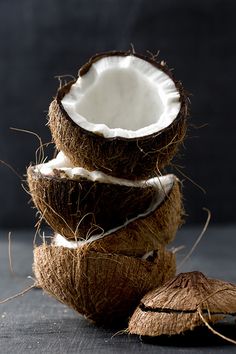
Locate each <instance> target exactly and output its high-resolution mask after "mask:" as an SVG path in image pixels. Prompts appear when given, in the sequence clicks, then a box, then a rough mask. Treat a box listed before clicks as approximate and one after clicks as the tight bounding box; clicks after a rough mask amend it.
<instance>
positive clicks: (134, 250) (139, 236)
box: [91, 181, 183, 256]
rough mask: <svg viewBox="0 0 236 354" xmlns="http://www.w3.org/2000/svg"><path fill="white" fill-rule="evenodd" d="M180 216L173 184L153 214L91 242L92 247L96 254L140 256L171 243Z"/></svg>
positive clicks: (179, 201)
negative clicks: (100, 252)
mask: <svg viewBox="0 0 236 354" xmlns="http://www.w3.org/2000/svg"><path fill="white" fill-rule="evenodd" d="M182 215H183V209H182V203H181V192H180V188H179V183H178V182H177V181H176V182H175V184H174V186H173V188H172V190H171V192H170V193H169V195H168V196H167V197H166V199H165V201H164V202H163V203H162V204H161V205H160V206H159V207H158V208H157V209H156V210H155V211H154V212H153V213H151V214H150V215H149V216H147V217H143V218H140V219H137V220H134V221H133V222H131V223H130V224H128V225H127V226H125V227H123V228H121V229H119V230H117V231H115V232H113V233H112V234H110V235H107V236H104V237H103V238H101V239H99V240H97V241H96V242H92V243H91V247H92V249H94V250H96V251H106V252H111V253H121V254H126V255H130V256H131V255H133V256H141V255H143V254H144V253H146V252H150V251H152V250H154V249H156V248H158V247H159V246H160V245H166V244H168V243H169V242H171V241H172V240H173V239H174V237H175V234H176V232H177V229H178V227H180V225H181V224H182V220H183V218H182Z"/></svg>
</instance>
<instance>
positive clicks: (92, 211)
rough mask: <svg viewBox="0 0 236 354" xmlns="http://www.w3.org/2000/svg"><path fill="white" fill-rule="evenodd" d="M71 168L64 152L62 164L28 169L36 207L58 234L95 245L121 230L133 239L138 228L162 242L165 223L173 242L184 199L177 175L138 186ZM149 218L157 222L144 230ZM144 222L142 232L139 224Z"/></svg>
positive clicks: (46, 164) (58, 162)
mask: <svg viewBox="0 0 236 354" xmlns="http://www.w3.org/2000/svg"><path fill="white" fill-rule="evenodd" d="M71 166H72V165H71V162H70V161H69V160H68V158H66V157H65V155H64V154H63V153H60V154H59V155H58V157H57V158H56V159H54V160H51V161H49V162H48V163H44V164H40V165H36V166H31V167H29V168H28V170H27V175H28V185H29V189H30V193H31V195H32V199H33V201H34V204H35V205H36V207H37V208H38V209H39V211H40V212H41V214H42V216H43V218H44V219H45V220H46V222H47V223H48V224H49V225H50V226H51V227H52V229H53V230H54V231H55V232H57V233H59V234H61V235H63V236H65V237H66V238H68V239H72V240H74V241H75V240H86V239H90V240H94V239H98V238H101V237H103V236H105V235H108V234H112V233H114V232H117V230H118V229H124V230H123V231H122V232H125V233H128V234H131V230H130V231H127V230H128V225H129V224H131V223H132V224H133V228H134V229H137V231H136V232H135V234H137V233H138V232H140V231H141V229H143V232H142V234H143V233H144V232H145V233H147V234H154V233H155V234H156V235H157V236H156V238H158V230H157V229H156V226H157V224H158V223H159V225H161V226H159V229H160V232H162V233H163V234H164V233H167V229H168V230H169V229H170V230H171V232H169V231H168V233H169V234H171V235H170V236H168V237H169V238H171V237H172V234H173V231H176V228H178V226H179V224H180V217H181V194H180V191H179V182H178V180H177V178H176V177H175V176H174V175H166V176H162V177H156V178H152V179H149V180H147V181H139V182H138V181H136V182H135V181H129V180H124V179H118V178H114V177H111V176H108V175H105V174H104V173H102V172H98V171H93V172H89V171H87V170H85V169H83V168H80V167H71ZM174 186H175V188H174ZM172 192H174V197H171V195H172ZM162 204H165V205H166V207H165V206H164V205H163V208H165V211H164V212H163V211H162V212H161V210H162V208H161V209H160V210H159V211H158V207H159V206H161V205H162ZM156 213H158V216H160V218H159V220H156V218H157V215H156ZM151 215H152V216H151ZM146 218H148V220H149V218H150V219H151V221H150V222H149V225H142V224H145V221H144V220H145V219H146ZM152 219H153V220H152ZM139 220H140V227H139V226H137V225H136V224H138V223H139ZM146 221H147V220H146ZM174 221H175V222H174ZM145 229H146V230H145ZM164 229H165V230H164ZM134 236H135V235H134ZM140 237H141V235H140ZM152 237H153V235H152ZM166 237H167V236H165V237H164V238H166ZM152 249H153V248H152Z"/></svg>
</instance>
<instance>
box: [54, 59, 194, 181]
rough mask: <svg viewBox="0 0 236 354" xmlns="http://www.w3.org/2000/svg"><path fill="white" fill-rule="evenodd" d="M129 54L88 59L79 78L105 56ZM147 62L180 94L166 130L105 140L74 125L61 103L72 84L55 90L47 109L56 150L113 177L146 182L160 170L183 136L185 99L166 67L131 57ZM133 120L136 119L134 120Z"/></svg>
mask: <svg viewBox="0 0 236 354" xmlns="http://www.w3.org/2000/svg"><path fill="white" fill-rule="evenodd" d="M111 55H112V56H114V55H119V56H121V55H123V56H127V55H130V52H124V53H122V52H109V53H105V54H104V53H103V54H101V55H100V56H99V55H97V56H96V57H93V58H91V59H90V61H89V63H88V64H86V65H85V66H84V67H83V68H82V70H80V76H82V75H84V74H85V73H86V72H88V70H89V69H90V68H91V66H92V64H93V62H95V61H97V60H99V59H100V58H103V57H104V56H111ZM132 55H135V56H138V57H139V58H141V59H144V60H146V61H148V62H150V63H151V64H152V65H154V66H156V67H157V68H158V69H160V70H162V71H164V72H165V73H166V74H167V75H168V76H169V77H170V78H171V79H172V80H173V81H174V82H175V86H176V89H177V90H178V92H179V94H180V102H181V108H180V112H179V114H178V115H177V117H176V119H175V120H174V121H173V123H172V124H170V125H169V126H168V127H166V128H165V129H163V130H161V131H158V132H156V133H153V134H151V135H148V136H143V137H139V138H131V139H129V138H123V137H114V138H105V137H104V136H103V135H102V134H99V135H98V134H96V133H93V132H91V131H88V130H85V129H84V128H82V127H80V126H79V125H77V124H76V123H75V122H74V121H72V119H71V118H70V117H69V115H68V114H67V112H66V111H65V110H64V108H63V105H62V103H61V100H62V98H63V97H64V96H65V94H66V93H68V92H69V91H70V88H71V86H72V84H73V83H74V82H75V81H72V82H70V83H68V84H67V85H65V86H63V87H61V88H60V89H59V90H58V93H57V95H56V98H55V99H54V100H53V102H52V103H51V105H50V107H49V127H50V130H51V133H52V136H53V140H54V142H55V144H56V146H57V148H58V149H59V150H61V151H63V152H64V153H65V154H66V155H67V156H68V157H69V159H70V160H71V161H72V162H73V164H74V165H76V166H81V167H84V168H86V169H88V170H90V171H91V170H94V169H96V170H100V171H103V172H105V173H108V174H110V175H112V176H116V177H119V178H127V179H147V178H148V177H150V176H153V175H154V174H155V173H156V172H157V171H159V170H162V169H163V168H164V167H165V166H166V165H167V164H168V163H169V162H170V161H171V160H172V158H173V157H174V155H175V154H176V153H177V151H178V148H179V146H180V145H181V143H182V141H183V139H184V136H185V134H186V127H187V117H188V98H187V95H186V92H185V91H184V89H183V87H182V84H181V83H180V82H178V81H176V80H175V79H174V78H173V75H172V73H171V71H170V70H169V69H168V67H167V66H166V64H164V63H159V62H155V61H154V60H153V59H151V58H149V57H144V56H141V55H138V54H132ZM134 119H135V117H134Z"/></svg>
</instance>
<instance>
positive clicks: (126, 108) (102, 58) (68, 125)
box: [49, 52, 188, 179]
mask: <svg viewBox="0 0 236 354" xmlns="http://www.w3.org/2000/svg"><path fill="white" fill-rule="evenodd" d="M187 115H188V100H187V96H186V94H185V92H184V90H183V87H182V85H181V83H180V82H177V81H175V79H174V78H173V75H172V73H171V71H170V70H169V69H168V67H167V66H166V64H165V63H163V62H161V63H159V62H156V61H154V60H153V59H151V58H149V57H145V56H142V55H138V54H136V53H135V54H134V53H131V52H108V53H102V54H98V55H96V56H94V57H92V58H91V59H90V60H89V62H88V63H87V64H85V65H84V66H83V67H82V68H81V69H80V71H79V77H78V79H77V80H74V81H72V82H70V83H68V84H66V85H65V86H63V87H60V89H59V90H58V93H57V96H56V98H55V99H54V100H53V102H52V103H51V105H50V108H49V126H50V129H51V132H52V136H53V139H54V141H55V143H56V145H57V147H58V149H59V150H61V151H63V152H64V153H65V154H66V155H67V156H68V157H69V158H70V159H71V161H72V162H73V164H74V165H76V166H82V167H84V168H86V169H88V170H100V171H103V172H105V173H107V174H110V175H113V176H116V177H120V178H127V179H146V178H148V177H150V176H153V175H154V173H155V172H156V171H157V170H160V169H162V168H163V167H164V166H165V165H166V164H167V163H168V162H169V161H170V160H171V159H172V158H173V156H174V155H175V154H176V152H177V149H178V147H179V145H180V143H181V142H182V140H183V138H184V136H185V133H186V118H187Z"/></svg>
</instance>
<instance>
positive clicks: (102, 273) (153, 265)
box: [33, 241, 176, 324]
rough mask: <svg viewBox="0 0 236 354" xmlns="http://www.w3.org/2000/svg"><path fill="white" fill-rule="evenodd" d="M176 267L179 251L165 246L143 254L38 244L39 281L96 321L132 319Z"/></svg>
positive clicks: (39, 284) (39, 283)
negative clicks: (133, 314)
mask: <svg viewBox="0 0 236 354" xmlns="http://www.w3.org/2000/svg"><path fill="white" fill-rule="evenodd" d="M95 242H96V241H95ZM175 268H176V267H175V255H174V254H173V253H171V252H169V251H166V250H165V249H164V247H159V249H157V250H154V251H153V252H152V255H151V256H150V255H145V254H144V255H143V257H139V258H135V257H128V256H125V255H117V254H111V253H100V252H95V251H94V250H91V249H90V245H89V244H88V245H84V246H81V247H77V248H76V249H70V248H68V247H59V246H55V245H46V244H42V245H41V246H39V247H36V248H35V249H34V265H33V270H34V274H35V277H36V282H37V286H39V287H41V288H42V289H43V290H44V291H45V292H47V293H48V294H49V295H51V296H53V297H55V298H56V299H57V300H59V301H60V302H62V303H64V304H67V305H68V306H69V307H71V308H73V309H74V310H76V311H77V312H79V313H80V314H82V315H84V316H86V317H87V318H88V319H90V320H92V321H95V322H98V323H106V324H108V323H111V322H113V321H114V322H116V321H118V320H126V319H128V317H129V316H130V315H131V314H132V312H133V310H134V309H135V307H136V306H137V305H138V303H139V301H140V299H141V298H142V296H143V295H144V294H145V293H147V291H149V290H151V289H154V288H156V287H158V286H160V285H161V284H163V283H164V282H165V281H167V280H169V279H171V278H173V276H174V274H175Z"/></svg>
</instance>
